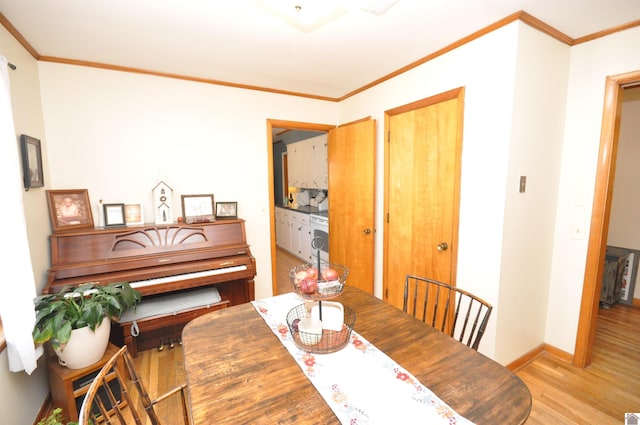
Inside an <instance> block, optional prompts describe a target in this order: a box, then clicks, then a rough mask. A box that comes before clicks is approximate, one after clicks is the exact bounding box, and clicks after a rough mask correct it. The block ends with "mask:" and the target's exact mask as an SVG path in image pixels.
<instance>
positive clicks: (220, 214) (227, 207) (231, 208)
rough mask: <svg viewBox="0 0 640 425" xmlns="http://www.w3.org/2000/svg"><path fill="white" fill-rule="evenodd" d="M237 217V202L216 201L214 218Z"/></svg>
mask: <svg viewBox="0 0 640 425" xmlns="http://www.w3.org/2000/svg"><path fill="white" fill-rule="evenodd" d="M230 218H238V203H237V202H216V219H223V220H224V219H230Z"/></svg>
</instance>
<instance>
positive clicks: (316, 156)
mask: <svg viewBox="0 0 640 425" xmlns="http://www.w3.org/2000/svg"><path fill="white" fill-rule="evenodd" d="M310 140H311V141H312V143H313V145H312V150H313V162H312V164H313V167H311V168H312V170H313V182H314V186H313V187H314V188H316V189H325V190H326V189H328V188H329V163H328V157H327V136H326V135H321V136H318V137H314V138H313V139H310Z"/></svg>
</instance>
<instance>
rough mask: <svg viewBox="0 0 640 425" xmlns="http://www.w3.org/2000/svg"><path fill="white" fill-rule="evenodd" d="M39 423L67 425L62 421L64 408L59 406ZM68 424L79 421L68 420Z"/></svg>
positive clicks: (73, 424) (40, 424)
mask: <svg viewBox="0 0 640 425" xmlns="http://www.w3.org/2000/svg"><path fill="white" fill-rule="evenodd" d="M37 425H65V423H64V422H62V409H61V408H59V407H57V408H55V409H53V412H51V414H49V416H47V417H46V418H45V419H43V420H41V421H40V422H38V424H37ZM67 425H78V423H77V422H67Z"/></svg>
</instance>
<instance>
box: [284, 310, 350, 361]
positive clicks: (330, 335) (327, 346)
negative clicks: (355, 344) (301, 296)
mask: <svg viewBox="0 0 640 425" xmlns="http://www.w3.org/2000/svg"><path fill="white" fill-rule="evenodd" d="M328 304H336V305H339V306H340V309H339V310H340V314H342V318H341V319H342V320H341V322H342V323H339V324H338V326H337V327H336V326H335V322H336V319H337V318H336V317H335V314H334V315H333V316H334V317H333V322H334V324H333V325H334V326H330V327H331V329H328V328H327V327H326V326H325V322H328V320H327V317H326V316H327V315H328V314H329V312H330V311H331V310H332V307H331V305H328ZM313 305H318V311H319V312H320V317H322V314H323V313H324V314H325V320H324V321H323V320H322V319H320V320H318V318H317V317H315V316H314V314H312V309H313ZM355 322H356V314H355V312H354V311H353V310H352V309H351V308H349V307H347V306H343V305H342V304H340V303H325V305H322V301H319V302H317V303H304V304H300V305H298V306H296V307H294V308H292V309H291V310H290V311H289V313H288V314H287V326H288V327H289V332H291V336H292V337H293V342H294V343H295V344H296V346H297V347H298V348H300V349H301V350H305V351H309V352H311V353H316V354H328V353H334V352H336V351H339V350H341V349H342V348H344V347H345V346H346V345H347V344H348V343H349V340H350V338H351V331H352V330H353V325H354V324H355Z"/></svg>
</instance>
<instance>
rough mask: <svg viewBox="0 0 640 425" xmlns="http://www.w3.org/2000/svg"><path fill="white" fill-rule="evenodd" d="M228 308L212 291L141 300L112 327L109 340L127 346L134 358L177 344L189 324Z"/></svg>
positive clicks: (205, 290) (208, 289)
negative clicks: (144, 351)
mask: <svg viewBox="0 0 640 425" xmlns="http://www.w3.org/2000/svg"><path fill="white" fill-rule="evenodd" d="M228 305H229V301H228V300H226V299H223V298H222V297H221V296H220V294H219V293H218V291H217V289H215V288H212V287H209V288H199V289H192V290H188V291H183V292H178V293H170V294H164V295H160V296H155V297H148V298H143V299H142V302H141V303H140V304H139V305H138V307H137V309H136V311H133V312H128V313H125V314H124V315H123V316H122V317H121V318H120V319H119V320H117V321H116V322H115V323H114V325H116V326H113V327H112V331H111V340H112V342H114V343H115V344H118V345H123V344H126V345H127V347H129V352H130V353H131V355H132V356H133V357H136V356H137V355H138V351H142V350H147V349H149V348H153V347H162V346H164V345H171V344H175V343H179V342H180V340H181V338H182V329H183V328H184V326H185V325H186V324H187V323H188V322H190V321H191V320H193V319H195V318H196V317H198V316H202V315H203V314H206V313H209V312H212V311H215V310H219V309H222V308H226V307H227V306H228Z"/></svg>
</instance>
